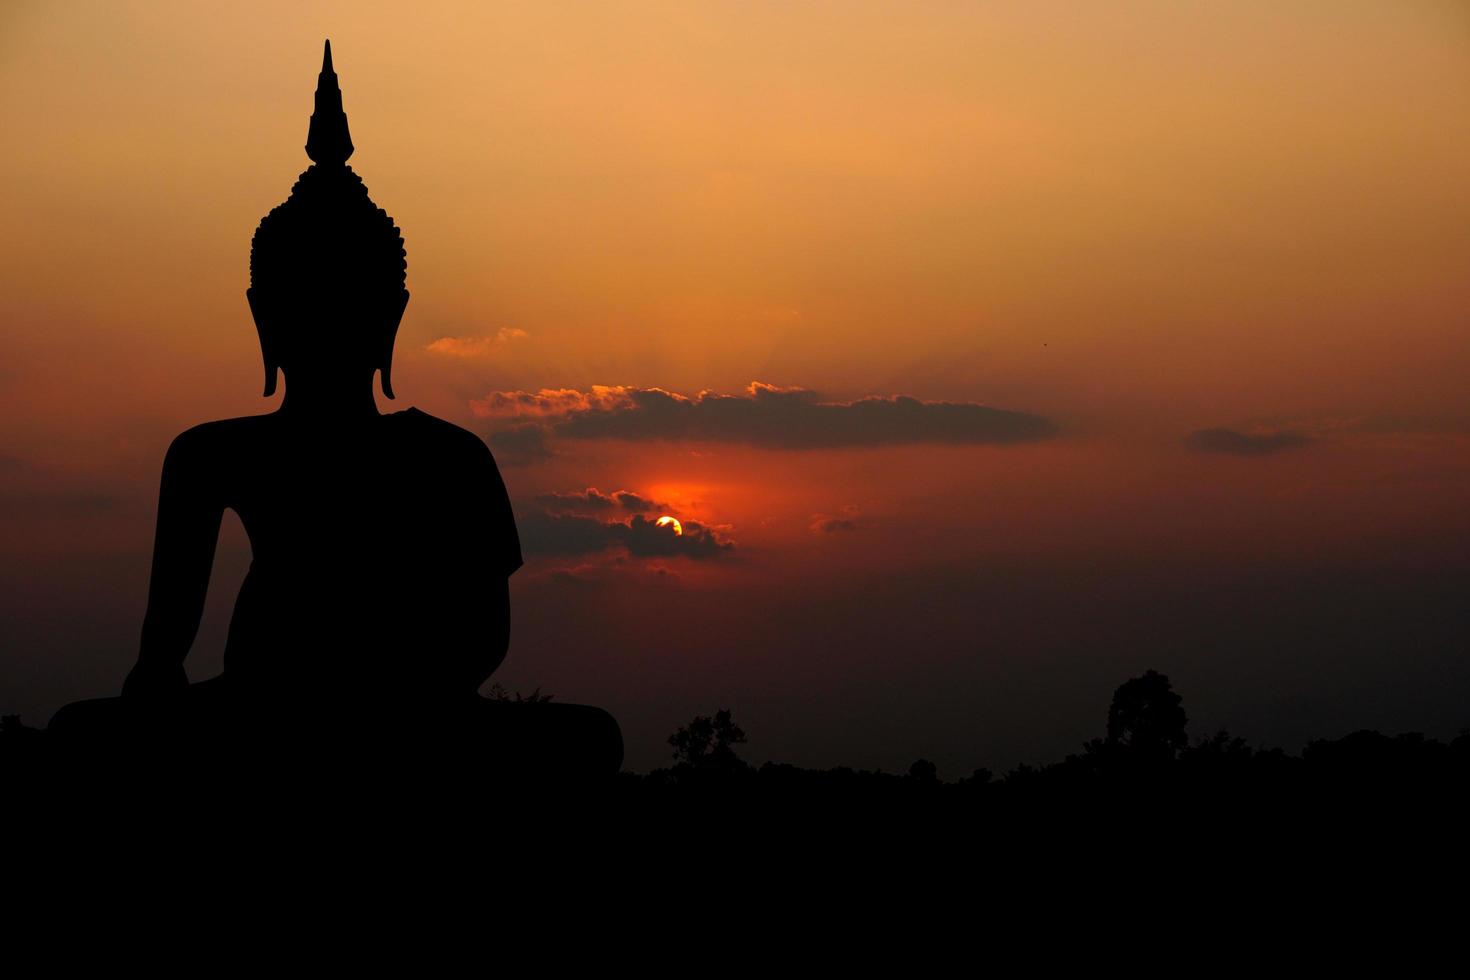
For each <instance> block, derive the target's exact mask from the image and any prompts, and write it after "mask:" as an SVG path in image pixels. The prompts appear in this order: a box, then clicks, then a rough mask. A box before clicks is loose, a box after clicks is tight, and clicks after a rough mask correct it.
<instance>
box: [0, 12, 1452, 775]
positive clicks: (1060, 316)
mask: <svg viewBox="0 0 1470 980" xmlns="http://www.w3.org/2000/svg"><path fill="white" fill-rule="evenodd" d="M324 38H330V39H331V41H332V48H333V54H334V60H335V63H336V70H337V72H338V76H339V79H340V82H341V86H342V91H343V94H344V106H345V108H346V111H347V114H348V118H349V120H350V123H351V131H352V137H353V140H354V143H355V144H356V153H355V155H354V156H353V158H352V160H351V165H352V166H353V168H354V169H355V171H356V172H357V173H358V174H359V175H360V176H361V177H362V178H363V180H364V182H365V183H366V184H367V186H368V188H369V192H370V194H371V196H372V198H373V200H374V202H375V203H376V204H377V205H378V206H379V207H382V208H384V209H386V210H387V212H388V213H389V214H390V215H392V216H393V218H394V220H395V221H396V223H397V224H398V226H399V227H400V228H401V229H402V232H403V236H404V240H405V247H406V250H407V253H408V275H407V286H408V289H409V291H410V292H411V294H412V299H411V300H410V302H409V305H408V309H407V313H406V315H405V317H404V321H403V326H402V329H401V331H400V334H399V339H398V347H397V355H396V360H395V368H394V382H395V388H396V389H397V393H398V398H397V400H396V401H395V402H387V401H386V400H384V399H381V396H380V405H381V407H382V408H383V410H384V411H392V410H397V409H401V408H406V407H408V406H410V405H412V406H417V407H419V408H420V409H422V410H424V411H427V412H430V413H432V414H435V415H439V416H441V417H443V418H446V419H449V420H450V421H453V422H455V423H457V424H459V425H462V426H465V427H466V428H470V429H472V430H474V431H476V432H478V433H479V434H481V435H482V436H484V437H485V438H486V439H487V441H488V442H489V443H490V445H491V447H492V449H493V451H494V452H495V454H496V457H497V459H498V460H499V461H500V464H501V470H502V474H503V476H504V478H505V482H506V484H507V486H508V488H509V490H510V493H511V497H512V501H513V503H514V504H515V507H516V512H517V515H518V520H519V524H520V527H521V534H522V537H523V539H524V542H525V545H526V557H527V561H526V565H525V567H524V568H523V569H522V570H521V571H519V572H518V573H516V575H515V576H514V577H513V578H512V602H513V625H512V634H513V639H512V644H511V651H510V655H509V657H508V659H507V661H506V663H505V666H504V667H503V668H502V670H501V671H500V673H498V674H497V675H496V679H497V680H499V681H501V682H502V683H503V684H504V685H505V686H506V687H508V688H510V689H512V690H516V689H519V690H523V691H529V690H531V689H532V688H535V687H540V688H541V689H542V690H543V691H550V692H553V693H554V694H555V695H556V697H557V699H558V700H563V701H575V702H586V703H592V704H598V705H602V706H604V707H607V708H608V709H609V710H611V711H612V712H613V713H614V714H615V715H616V716H617V717H618V719H619V720H620V722H621V723H622V725H623V729H624V733H625V738H626V741H627V746H628V755H627V765H628V766H629V767H630V768H633V769H639V770H646V769H648V768H650V767H652V766H655V765H659V764H662V763H664V762H665V761H666V760H667V758H668V748H667V746H665V745H664V744H663V739H664V738H665V737H666V736H667V735H668V734H669V733H670V732H671V731H673V730H674V728H675V727H676V726H677V725H679V724H681V723H684V722H687V721H688V720H689V718H691V717H692V716H693V715H695V714H709V713H712V712H713V711H714V710H715V709H717V708H723V707H728V708H731V709H732V710H733V712H734V715H735V719H736V721H737V722H739V723H740V724H741V725H742V726H743V727H744V728H745V729H746V730H747V731H748V732H749V733H750V744H749V746H748V747H747V751H746V753H745V755H746V756H747V758H749V759H750V760H751V761H754V762H757V763H759V762H761V761H764V760H765V759H768V758H769V759H777V760H780V761H787V762H793V763H798V764H803V765H815V766H831V765H837V764H847V765H852V766H856V767H883V768H886V769H890V770H901V769H904V768H906V767H907V765H908V764H909V763H910V762H911V761H913V760H914V759H915V758H918V757H920V756H923V757H926V758H929V759H932V760H934V761H935V762H936V763H938V765H939V768H940V773H941V775H942V776H944V777H946V778H951V779H952V778H956V777H959V776H963V775H967V774H968V773H969V772H970V770H971V769H973V768H976V767H978V766H989V767H992V768H1009V767H1010V766H1013V765H1014V764H1016V763H1018V762H1021V761H1031V762H1039V761H1049V760H1053V759H1056V758H1059V757H1060V756H1061V755H1062V754H1064V753H1066V752H1068V751H1075V750H1076V749H1077V748H1078V746H1079V743H1080V742H1081V741H1083V740H1084V739H1086V738H1089V737H1093V736H1096V735H1099V734H1101V731H1102V728H1103V723H1104V720H1105V714H1106V707H1107V700H1108V697H1109V695H1110V694H1111V691H1112V689H1113V688H1114V687H1115V686H1116V685H1117V684H1118V683H1120V682H1121V681H1123V680H1125V679H1126V678H1127V677H1129V676H1133V675H1136V674H1138V673H1141V672H1142V671H1143V670H1144V669H1146V668H1154V669H1157V670H1160V671H1162V672H1164V673H1166V674H1168V675H1169V676H1170V677H1171V679H1172V680H1173V682H1174V686H1175V688H1176V690H1178V691H1179V692H1180V693H1181V694H1182V695H1183V697H1184V704H1185V708H1186V710H1187V711H1188V712H1189V714H1190V720H1191V731H1192V733H1194V734H1196V735H1203V734H1206V733H1208V732H1209V731H1212V730H1214V729H1216V728H1219V727H1228V728H1229V729H1230V730H1231V731H1232V732H1234V733H1236V734H1239V735H1243V736H1245V737H1246V738H1248V739H1250V740H1251V741H1253V742H1265V743H1268V744H1279V745H1283V746H1284V747H1287V748H1297V747H1299V746H1300V744H1301V743H1302V741H1303V740H1305V739H1307V738H1310V737H1318V736H1334V737H1335V736H1337V735H1341V734H1344V733H1346V732H1348V731H1351V730H1354V729H1357V728H1379V729H1382V730H1385V731H1401V730H1422V731H1425V732H1427V733H1429V734H1432V735H1436V736H1441V737H1442V736H1445V735H1450V734H1453V733H1454V732H1455V731H1456V730H1458V729H1460V728H1463V727H1467V726H1470V641H1467V637H1470V602H1467V601H1466V594H1467V593H1466V589H1467V588H1470V392H1467V383H1466V382H1467V378H1470V274H1467V273H1470V6H1467V5H1466V4H1464V3H1463V2H1458V0H1442V2H1435V0H1373V2H1370V0H1291V2H1285V3H1283V2H1280V0H1218V2H1209V0H1200V2H1191V3H1181V2H1178V0H1111V2H1108V3H1092V2H1085V0H1073V2H1065V3H1064V2H1048V0H1014V2H982V0H975V2H968V3H965V2H943V3H941V2H915V3H902V4H897V3H879V2H872V3H868V2H860V0H849V2H843V3H817V2H799V0H798V2H744V3H735V2H716V0H708V2H685V3H675V2H668V3H617V2H614V3H598V4H592V3H587V4H582V3H555V2H547V3H534V4H498V3H497V4H463V5H450V4H432V5H430V4H426V5H422V7H421V8H409V7H406V6H404V5H402V4H391V5H390V4H368V3H351V4H345V3H344V4H330V3H312V4H301V3H276V2H258V3H252V4H244V5H240V4H236V5H218V4H179V3H163V2H151V3H136V4H135V3H121V2H109V3H100V2H99V3H75V4H45V3H24V2H14V3H8V4H6V5H5V7H4V8H3V10H0V133H3V134H4V137H3V139H4V144H5V152H4V153H3V154H0V205H3V212H0V213H3V214H4V217H5V224H6V233H5V234H4V235H3V243H0V710H3V711H4V712H5V713H7V714H10V713H16V712H19V713H21V715H22V717H23V718H24V719H25V720H26V721H27V722H29V723H31V724H42V723H44V721H45V720H46V718H48V717H49V715H50V714H51V712H53V711H55V710H56V709H57V708H58V707H60V706H61V705H62V704H63V703H65V702H67V701H69V700H73V699H76V698H81V697H95V696H102V695H107V694H112V693H116V690H117V688H118V686H119V684H120V682H121V678H122V676H123V674H124V673H125V672H126V671H127V669H128V667H129V666H130V665H131V663H132V661H133V659H134V657H135V656H136V653H137V638H138V631H139V627H140V625H141V622H142V615H143V608H144V603H145V600H146V587H147V575H148V563H149V551H150V547H151V542H152V535H153V518H154V507H155V499H156V494H157V487H158V474H159V468H160V466H161V463H162V459H163V453H164V451H165V449H166V448H167V446H168V444H169V442H170V440H171V439H172V438H173V436H174V435H175V434H177V433H178V432H179V431H180V430H182V429H184V428H187V427H188V426H190V425H192V424H194V423H196V422H200V421H204V420H207V419H214V418H223V417H229V416H235V415H244V414H254V413H259V412H265V411H270V410H272V409H273V408H274V406H275V404H276V403H277V400H271V401H267V400H264V399H262V398H261V397H260V387H261V367H260V353H259V347H258V344H257V340H256V336H255V330H254V328H253V326H252V324H251V320H250V314H249V310H248V308H247V306H246V303H245V296H244V292H245V288H246V286H247V285H248V277H249V266H248V261H249V251H250V239H251V235H252V233H253V231H254V229H255V226H256V224H257V223H258V222H259V220H260V218H261V217H262V216H263V215H265V214H266V213H267V212H268V211H269V210H270V209H271V208H272V207H274V206H276V205H277V204H280V203H281V202H282V201H284V200H285V198H286V197H287V195H288V194H289V192H290V189H291V185H292V183H293V182H294V181H295V179H296V177H297V176H298V174H300V173H301V171H303V170H305V169H306V167H307V165H308V163H309V161H308V160H307V158H306V155H305V153H304V150H303V144H304V142H305V138H306V131H307V121H308V118H309V116H310V113H311V109H312V92H313V90H314V88H315V85H316V76H317V70H318V67H319V65H320V59H321V45H322V40H323V39H324ZM590 488H595V490H596V492H595V493H594V492H592V490H591V489H590ZM618 491H623V492H624V493H623V495H622V496H615V494H617V492H618ZM663 514H671V515H674V516H676V517H678V518H679V519H680V520H681V521H684V522H685V525H686V529H687V530H686V535H685V537H684V539H681V540H682V541H683V542H684V543H683V544H681V545H680V546H679V547H677V548H670V547H668V546H667V540H666V539H664V538H658V539H656V540H655V539H649V538H647V537H646V536H645V535H643V534H642V532H643V531H644V530H645V529H646V526H645V525H644V524H643V520H645V519H653V518H656V517H658V516H660V515H663ZM614 524H617V525H619V526H617V527H613V526H612V525H614ZM650 541H652V542H653V543H652V544H651V545H650V544H649V542H650ZM248 560H249V549H248V544H247V542H246V540H245V536H244V533H243V531H242V530H241V528H240V526H239V523H238V521H237V520H236V519H235V518H234V517H233V515H229V516H227V518H226V522H225V528H224V532H223V538H222V545H221V551H220V556H219V559H218V563H217V565H216V571H215V578H214V580H213V583H212V588H211V596H210V601H209V611H208V614H207V616H206V621H205V625H204V628H203V630H202V632H201V634H200V637H199V640H198V642H197V643H196V646H195V650H194V652H193V654H191V656H190V659H189V661H188V668H189V672H190V674H191V676H192V677H193V678H194V679H196V680H198V679H202V678H205V677H208V676H211V675H213V674H214V673H217V672H218V670H219V666H220V654H221V650H222V646H223V636H224V629H225V626H226V624H227V623H228V618H229V612H230V607H231V604H232V602H233V600H234V593H235V591H236V590H237V589H238V586H239V582H240V580H241V578H242V576H243V574H244V571H245V568H246V565H247V564H248ZM382 574H383V575H385V576H394V575H411V574H412V570H411V569H395V568H384V569H383V570H382Z"/></svg>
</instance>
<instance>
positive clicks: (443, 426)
mask: <svg viewBox="0 0 1470 980" xmlns="http://www.w3.org/2000/svg"><path fill="white" fill-rule="evenodd" d="M394 418H397V419H399V420H400V421H401V423H402V424H403V425H405V426H408V427H411V428H412V429H413V431H414V434H415V435H416V436H418V437H421V438H427V439H431V440H433V441H435V442H437V443H439V444H441V445H442V446H443V447H444V448H445V449H446V450H448V451H451V452H457V453H461V454H464V455H466V456H488V455H490V447H489V446H487V445H485V440H484V439H481V438H480V437H479V436H477V435H476V434H475V433H473V432H471V431H470V430H469V429H466V428H463V427H461V426H458V425H455V424H454V423H453V422H450V421H448V420H447V419H441V418H439V417H438V416H437V415H430V414H429V413H428V412H421V411H419V410H418V409H416V408H407V409H404V410H403V411H401V412H395V413H394Z"/></svg>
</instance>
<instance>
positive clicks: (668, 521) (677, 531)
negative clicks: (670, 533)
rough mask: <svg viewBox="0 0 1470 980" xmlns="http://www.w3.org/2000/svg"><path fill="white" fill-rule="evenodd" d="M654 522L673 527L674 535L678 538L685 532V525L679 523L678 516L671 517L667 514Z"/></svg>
mask: <svg viewBox="0 0 1470 980" xmlns="http://www.w3.org/2000/svg"><path fill="white" fill-rule="evenodd" d="M654 523H655V524H657V525H658V526H659V527H671V528H673V529H674V537H676V538H677V537H679V536H680V535H682V534H683V533H684V525H683V524H680V523H679V519H678V518H677V517H670V516H669V515H668V514H665V515H664V516H663V517H660V518H659V519H658V520H657V521H655V522H654Z"/></svg>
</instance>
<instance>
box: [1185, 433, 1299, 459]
mask: <svg viewBox="0 0 1470 980" xmlns="http://www.w3.org/2000/svg"><path fill="white" fill-rule="evenodd" d="M1311 442H1312V440H1311V439H1310V438H1308V437H1307V436H1304V435H1302V434H1301V433H1299V432H1288V431H1282V432H1269V433H1247V432H1236V431H1235V430H1234V429H1199V430H1198V431H1195V432H1191V433H1190V434H1189V435H1188V436H1186V437H1185V439H1184V444H1185V445H1186V446H1188V447H1189V448H1190V449H1193V450H1194V451H1195V452H1201V453H1222V454H1224V455H1228V456H1269V455H1271V454H1272V453H1280V452H1285V451H1287V450H1290V449H1300V448H1302V447H1303V446H1307V445H1310V444H1311Z"/></svg>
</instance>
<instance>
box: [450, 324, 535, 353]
mask: <svg viewBox="0 0 1470 980" xmlns="http://www.w3.org/2000/svg"><path fill="white" fill-rule="evenodd" d="M528 336H530V335H529V334H527V333H526V331H524V330H522V329H520V328H519V327H501V328H500V329H499V330H497V331H495V335H494V336H493V337H440V338H439V339H438V340H434V341H430V342H429V344H427V345H426V346H425V347H424V350H426V351H429V352H431V353H434V354H447V355H448V356H450V357H481V356H483V355H485V354H489V353H490V352H491V351H494V350H498V349H499V348H501V347H504V346H505V345H506V344H508V343H510V342H511V341H512V340H520V339H521V338H523V337H528Z"/></svg>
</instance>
